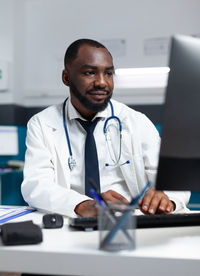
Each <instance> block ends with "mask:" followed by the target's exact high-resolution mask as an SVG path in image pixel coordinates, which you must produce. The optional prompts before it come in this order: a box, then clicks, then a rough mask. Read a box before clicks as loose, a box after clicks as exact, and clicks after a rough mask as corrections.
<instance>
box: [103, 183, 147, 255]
mask: <svg viewBox="0 0 200 276" xmlns="http://www.w3.org/2000/svg"><path fill="white" fill-rule="evenodd" d="M149 187H150V182H148V183H147V184H146V186H145V187H144V188H143V189H142V191H141V192H140V193H139V194H138V195H137V196H136V198H134V199H132V200H131V202H130V204H128V205H126V204H119V203H117V204H116V203H115V204H114V205H115V206H114V207H112V209H111V208H110V209H109V211H110V212H111V213H113V214H115V217H116V220H117V222H116V223H115V225H114V226H111V229H109V227H110V223H109V224H108V226H109V227H108V226H107V222H104V218H101V216H102V215H104V216H105V217H106V213H108V212H107V210H108V206H104V208H103V209H104V210H106V212H105V211H104V213H103V212H102V208H101V207H102V206H101V205H100V206H99V215H98V217H99V221H98V223H99V227H100V228H99V230H100V248H104V249H108V248H112V244H113V243H115V240H116V239H117V238H116V237H117V236H119V232H120V234H121V233H122V231H123V232H124V231H127V229H129V228H130V227H133V225H131V224H132V223H133V221H134V222H135V219H134V217H133V216H132V211H134V209H135V207H136V206H137V203H138V201H139V200H140V198H142V197H143V195H144V193H145V192H146V191H147V189H149ZM123 205H124V206H123ZM120 206H121V207H120ZM106 207H107V208H106ZM101 212H102V213H101ZM107 217H108V216H107ZM101 227H103V228H106V231H104V234H105V235H102V234H101ZM134 228H135V227H134ZM102 236H104V238H103V239H102V240H101V238H102ZM113 247H114V246H113ZM119 247H120V248H119V250H120V249H122V247H123V246H122V245H121V246H119ZM125 247H126V248H123V249H130V248H128V246H125ZM130 247H131V245H130ZM131 248H133V247H131Z"/></svg>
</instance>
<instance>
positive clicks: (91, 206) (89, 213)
mask: <svg viewBox="0 0 200 276" xmlns="http://www.w3.org/2000/svg"><path fill="white" fill-rule="evenodd" d="M74 211H75V213H76V214H77V215H79V216H81V217H96V216H97V207H96V201H95V200H85V201H82V202H81V203H79V204H78V205H76V208H75V210H74Z"/></svg>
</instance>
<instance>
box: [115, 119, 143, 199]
mask: <svg viewBox="0 0 200 276" xmlns="http://www.w3.org/2000/svg"><path fill="white" fill-rule="evenodd" d="M112 123H113V122H112ZM112 134H113V133H112ZM112 134H111V135H110V138H111V145H112V150H113V152H114V155H115V158H117V156H118V153H117V149H118V148H117V145H116V137H115V135H112ZM132 147H133V145H132V142H131V138H130V134H129V131H128V130H127V129H125V127H123V128H122V145H121V158H120V161H119V163H120V164H121V165H120V169H121V172H122V175H123V177H124V179H125V182H126V184H127V186H128V188H129V191H130V193H131V195H132V196H136V195H137V194H138V193H139V190H138V185H137V178H136V172H135V165H134V156H133V149H132ZM126 161H129V162H130V163H129V164H126V163H125V162H126ZM123 163H125V164H123ZM122 164H123V165H122Z"/></svg>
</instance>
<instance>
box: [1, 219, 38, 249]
mask: <svg viewBox="0 0 200 276" xmlns="http://www.w3.org/2000/svg"><path fill="white" fill-rule="evenodd" d="M1 236H2V242H3V244H5V245H25V244H37V243H40V242H42V231H41V229H40V227H39V226H38V225H36V224H34V223H33V222H32V221H31V220H29V221H23V222H11V223H5V224H3V225H2V226H1Z"/></svg>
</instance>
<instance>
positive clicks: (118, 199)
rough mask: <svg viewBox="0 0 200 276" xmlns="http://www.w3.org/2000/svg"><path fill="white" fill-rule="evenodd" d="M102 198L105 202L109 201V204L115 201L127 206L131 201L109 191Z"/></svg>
mask: <svg viewBox="0 0 200 276" xmlns="http://www.w3.org/2000/svg"><path fill="white" fill-rule="evenodd" d="M101 196H102V197H103V199H104V200H105V201H108V202H109V201H115V202H123V203H126V204H128V203H129V201H128V200H127V199H126V198H125V197H123V196H122V195H120V194H118V193H117V192H115V191H113V190H108V191H107V192H104V193H102V194H101Z"/></svg>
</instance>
